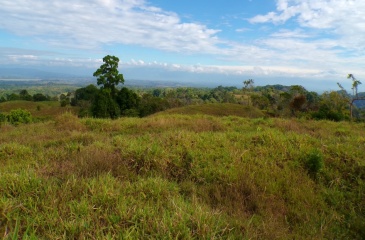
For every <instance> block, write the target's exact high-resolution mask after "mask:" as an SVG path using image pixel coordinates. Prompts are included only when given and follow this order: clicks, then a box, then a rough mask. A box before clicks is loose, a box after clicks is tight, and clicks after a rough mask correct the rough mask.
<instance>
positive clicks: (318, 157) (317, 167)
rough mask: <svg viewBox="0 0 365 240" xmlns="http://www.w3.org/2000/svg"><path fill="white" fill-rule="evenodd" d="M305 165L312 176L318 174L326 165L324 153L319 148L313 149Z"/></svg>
mask: <svg viewBox="0 0 365 240" xmlns="http://www.w3.org/2000/svg"><path fill="white" fill-rule="evenodd" d="M305 167H306V168H307V170H308V173H309V174H311V175H312V176H316V175H317V174H318V173H320V172H321V171H322V169H323V167H324V161H323V155H322V153H321V152H320V151H318V150H312V151H311V152H310V153H308V154H307V156H306V161H305Z"/></svg>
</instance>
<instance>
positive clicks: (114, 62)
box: [93, 55, 124, 96]
mask: <svg viewBox="0 0 365 240" xmlns="http://www.w3.org/2000/svg"><path fill="white" fill-rule="evenodd" d="M103 62H104V64H102V65H101V66H100V68H98V69H97V70H96V71H95V72H94V74H93V76H94V77H97V84H98V85H102V88H103V89H106V90H109V91H110V93H111V94H112V96H115V94H116V89H115V86H117V85H118V84H119V83H122V84H123V83H124V78H123V74H121V73H119V71H118V64H119V58H118V57H116V56H110V55H107V56H105V57H104V58H103Z"/></svg>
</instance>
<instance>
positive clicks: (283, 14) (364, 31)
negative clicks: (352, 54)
mask: <svg viewBox="0 0 365 240" xmlns="http://www.w3.org/2000/svg"><path fill="white" fill-rule="evenodd" d="M276 8H277V11H276V12H270V13H268V14H266V15H258V16H255V17H253V18H251V19H250V22H251V23H267V22H272V23H275V24H283V23H285V22H287V21H289V20H290V19H293V20H295V21H297V22H298V24H299V25H300V26H301V27H306V28H312V29H319V30H326V31H327V33H329V34H333V35H334V36H336V37H337V38H338V39H339V41H338V44H339V45H340V46H343V47H346V48H357V49H363V46H364V45H365V39H364V37H363V36H364V35H365V1H363V0H277V4H276Z"/></svg>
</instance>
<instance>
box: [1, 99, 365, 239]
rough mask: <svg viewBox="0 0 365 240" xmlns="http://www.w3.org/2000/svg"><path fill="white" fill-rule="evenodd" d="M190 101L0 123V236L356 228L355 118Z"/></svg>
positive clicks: (348, 235) (359, 232) (225, 234)
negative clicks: (288, 116)
mask: <svg viewBox="0 0 365 240" xmlns="http://www.w3.org/2000/svg"><path fill="white" fill-rule="evenodd" d="M226 106H228V105H226ZM207 109H210V110H211V111H212V112H210V113H209V114H213V115H217V109H216V106H214V105H210V106H209V107H208V108H207ZM207 109H206V110H204V111H207ZM226 110H227V107H224V109H221V110H220V111H219V113H222V114H223V113H226ZM174 111H175V113H174ZM176 111H178V112H179V113H183V114H176ZM194 111H198V113H199V114H198V115H191V113H193V112H194ZM202 111H203V110H201V109H200V110H194V106H191V107H188V108H182V109H180V110H169V111H167V113H168V114H166V113H164V114H161V115H155V116H151V117H148V118H142V119H140V118H121V119H118V120H102V119H91V118H85V119H78V118H77V117H75V116H74V115H72V114H70V113H65V114H62V115H59V116H57V117H56V118H55V120H54V121H48V122H39V123H33V124H28V125H19V126H17V127H15V126H11V125H2V126H1V127H0V131H1V134H0V163H1V164H0V174H1V177H0V211H1V213H2V214H1V215H0V234H1V235H2V236H4V238H11V239H17V238H21V237H28V238H33V239H35V238H44V239H60V238H62V239H81V238H96V239H105V238H124V239H147V238H152V239H364V238H365V198H364V192H365V152H364V149H365V138H364V127H365V126H364V124H363V123H361V124H360V123H349V122H341V123H334V122H330V121H301V120H284V119H264V118H256V119H251V118H242V117H238V116H223V117H217V116H211V115H202ZM235 111H238V110H235ZM194 113H196V112H194ZM232 115H237V114H232Z"/></svg>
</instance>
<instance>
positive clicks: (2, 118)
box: [0, 113, 6, 123]
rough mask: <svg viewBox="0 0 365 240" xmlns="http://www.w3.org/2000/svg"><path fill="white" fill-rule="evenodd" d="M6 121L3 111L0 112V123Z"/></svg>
mask: <svg viewBox="0 0 365 240" xmlns="http://www.w3.org/2000/svg"><path fill="white" fill-rule="evenodd" d="M2 122H6V115H5V114H3V113H0V123H2Z"/></svg>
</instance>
